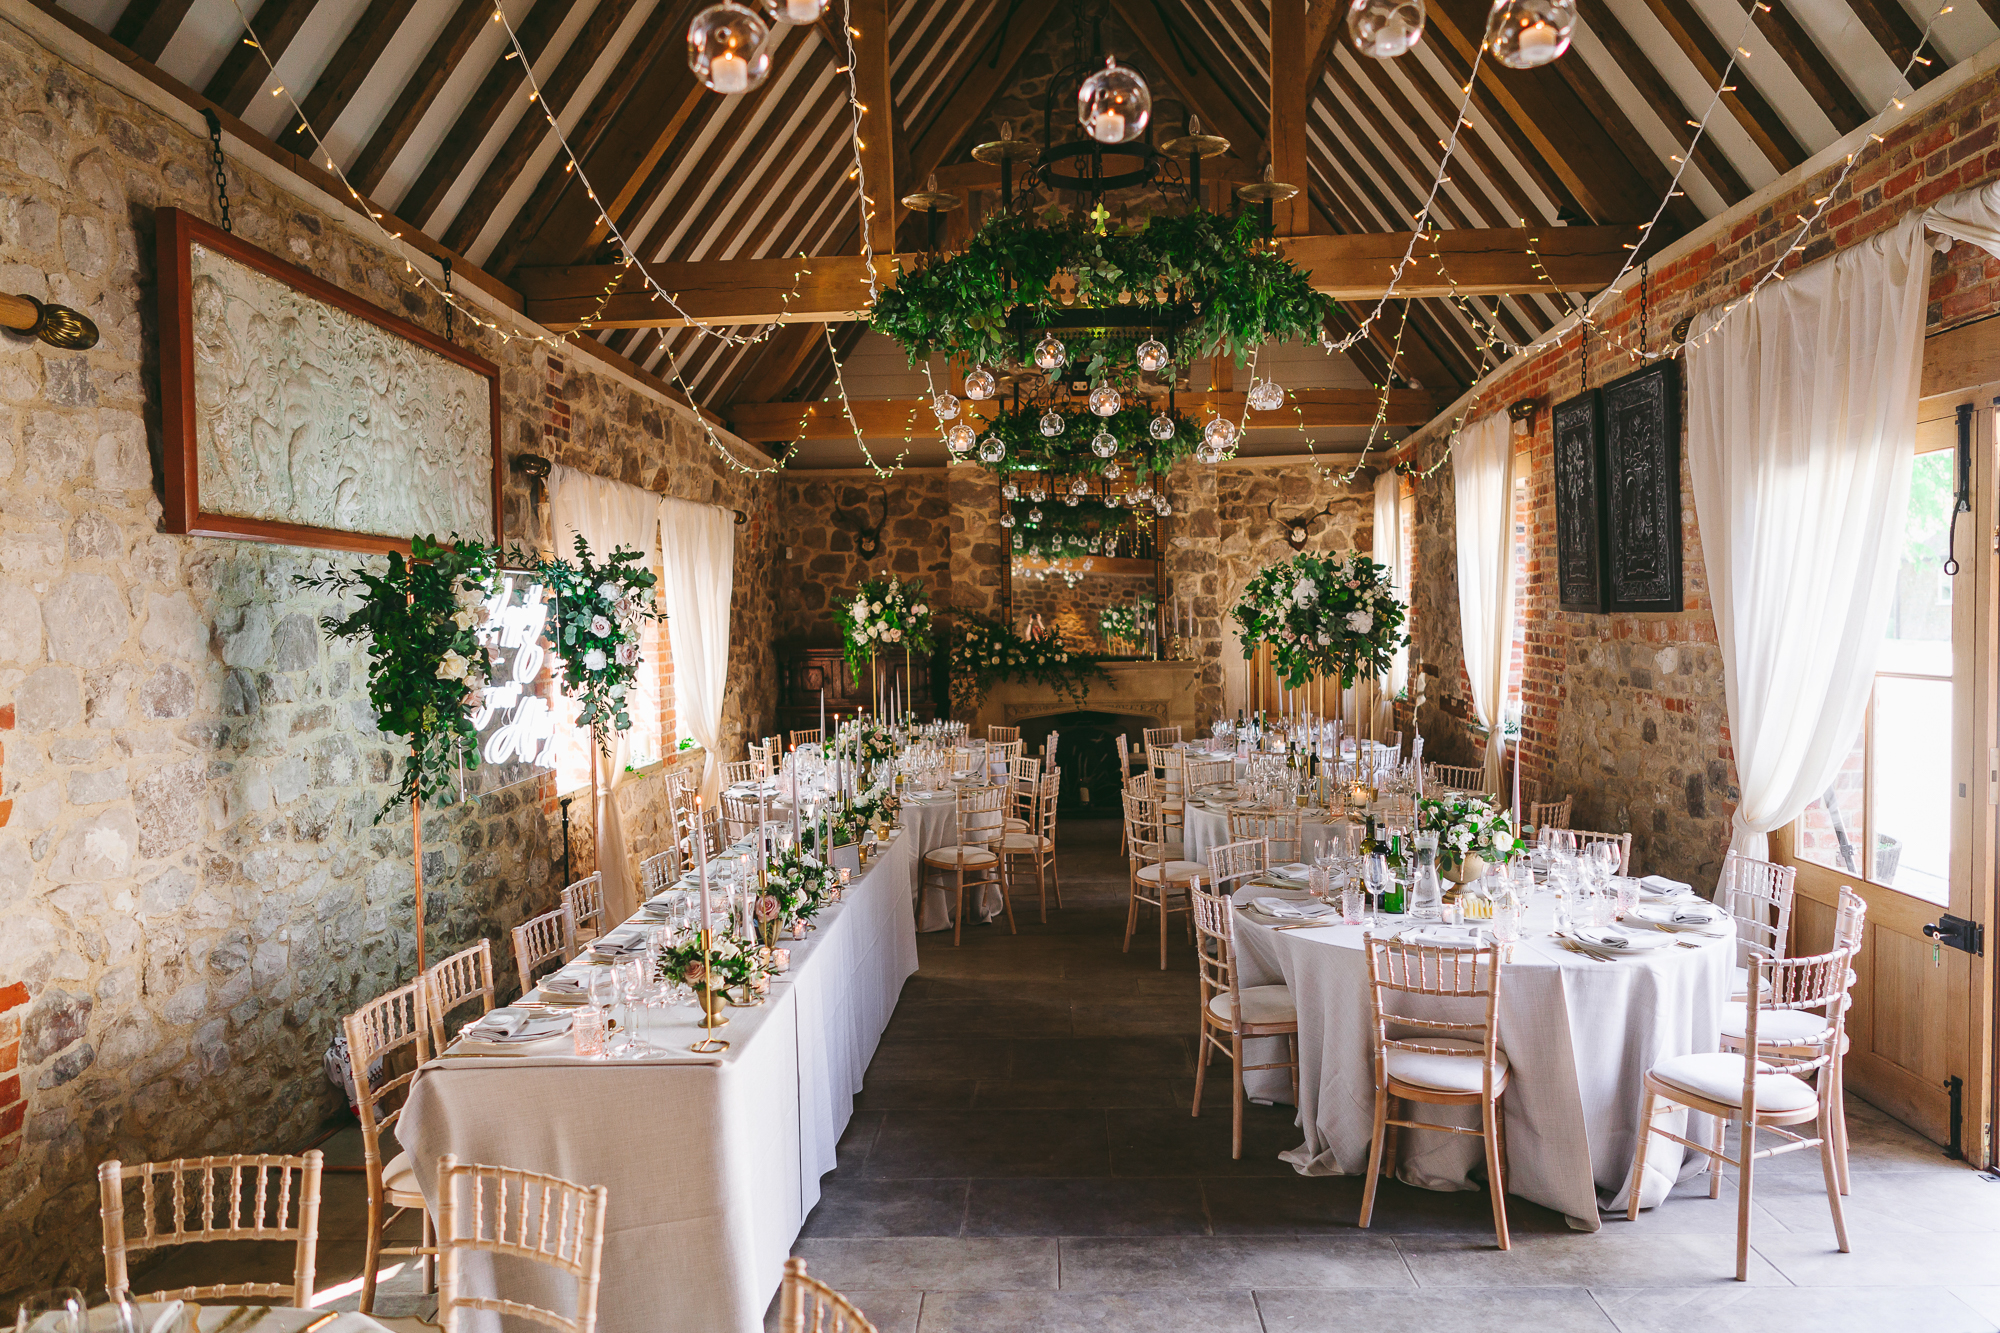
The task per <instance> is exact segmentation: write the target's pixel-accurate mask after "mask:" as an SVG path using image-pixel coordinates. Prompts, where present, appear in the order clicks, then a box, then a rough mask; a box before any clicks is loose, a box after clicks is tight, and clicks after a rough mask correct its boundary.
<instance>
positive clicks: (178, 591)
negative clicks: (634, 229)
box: [0, 20, 776, 1291]
mask: <svg viewBox="0 0 2000 1333" xmlns="http://www.w3.org/2000/svg"><path fill="white" fill-rule="evenodd" d="M185 115H186V112H185V109H184V108H176V109H175V110H174V112H173V113H172V114H166V113H163V112H160V111H156V110H154V109H152V108H151V107H149V106H148V105H144V104H141V103H140V102H137V101H135V100H134V99H133V98H131V97H128V96H126V95H125V94H123V93H121V92H120V91H118V89H117V88H116V87H114V86H113V84H112V83H111V82H108V81H106V80H105V79H101V78H99V77H97V76H96V75H95V74H93V73H91V72H89V71H88V70H87V69H85V68H83V67H81V66H73V65H69V64H66V63H65V62H64V61H63V60H62V59H60V58H59V57H57V56H56V55H55V54H54V53H53V52H52V51H51V50H49V49H47V48H46V47H44V46H42V45H40V44H39V43H38V42H37V41H36V39H34V38H33V37H31V36H29V35H28V34H27V33H26V32H25V31H24V30H23V29H22V28H21V27H18V26H16V24H15V23H14V22H12V21H4V20H0V142H4V143H5V144H6V149H5V151H4V152H0V288H4V289H5V290H8V291H27V292H32V293H35V294H37V295H44V296H46V297H48V298H51V299H55V300H59V301H63V302H66V303H69V304H72V305H75V306H76V307H78V308H79V309H81V310H83V311H85V312H87V313H88V314H89V315H90V316H91V317H92V318H93V319H95V320H96V321H97V322H98V324H99V326H100V327H101V328H102V330H103V333H104V339H103V342H102V343H101V344H100V345H99V346H98V347H97V348H96V349H94V350H92V351H90V352H88V353H83V354H66V353H59V352H57V351H55V350H54V349H51V348H48V347H45V346H42V345H40V344H37V343H33V342H29V341H26V340H23V339H19V338H13V337H5V338H0V713H11V714H13V715H14V716H15V717H16V719H17V720H18V726H17V727H16V728H15V729H14V730H13V731H12V732H11V733H9V734H8V736H7V741H8V743H7V747H6V754H5V771H4V780H3V781H4V790H0V798H3V799H0V823H4V825H5V827H4V828H0V1008H4V1009H5V1012H4V1013H0V1057H5V1058H6V1059H7V1062H8V1066H9V1067H8V1068H4V1069H0V1291H5V1290H10V1289H14V1288H19V1287H24V1286H28V1285H33V1286H37V1287H45V1286H49V1285H51V1284H55V1283H58V1282H65V1281H74V1282H79V1283H84V1284H85V1285H87V1282H85V1279H87V1278H88V1276H89V1274H90V1273H91V1272H92V1271H93V1268H94V1266H95V1264H96V1262H97V1259H96V1251H97V1223H96V1217H95V1213H96V1187H95V1180H94V1170H95V1167H96V1164H97V1163H98V1162H99V1161H100V1160H102V1159H105V1158H108V1157H120V1158H123V1159H125V1160H127V1161H140V1160H146V1159H149V1158H156V1157H167V1156H174V1155H181V1154H196V1153H203V1152H211V1151H213V1152H235V1151H255V1150H282V1149H287V1148H294V1147H296V1146H297V1145H299V1144H301V1143H302V1142H304V1141H306V1140H307V1139H309V1138H311V1137H312V1136H313V1135H314V1133H315V1131H316V1130H317V1128H318V1126H319V1125H320V1124H321V1123H322V1121H323V1120H324V1119H325V1118H326V1117H327V1115H328V1114H329V1113H331V1112H333V1111H335V1110H336V1109H337V1107H338V1104H339V1100H340V1099H339V1097H338V1094H337V1093H336V1092H335V1091H334V1090H333V1089H332V1088H331V1087H330V1086H329V1085H328V1083H327V1081H326V1079H325V1078H324V1076H323V1075H322V1073H321V1072H320V1058H321V1054H322V1052H323V1051H324V1050H325V1049H326V1046H327V1044H328V1041H329V1039H330V1038H331V1036H332V1035H333V1033H334V1031H335V1030H336V1024H337V1023H338V1021H339V1018H340V1016H341V1015H342V1014H343V1013H345V1012H347V1011H349V1010H351V1009H352V1008H353V1007H354V1006H355V1005H356V1004H357V1003H359V1002H361V1001H363V1000H365V999H368V998H370V997H372V996H373V995H375V994H377V993H379V992H380V991H382V990H384V989H386V988H388V987H390V986H391V985H393V984H396V983H398V982H401V981H406V980H407V979H408V978H409V976H410V974H411V970H412V967H413V965H414V954H415V941H414V938H413V936H412V934H411V930H410V922H411V919H412V915H413V907H414V903H413V874H412V866H411V852H412V829H411V820H410V816H409V814H408V812H407V811H406V810H404V811H395V812H391V813H390V814H389V815H388V817H386V818H385V819H384V820H383V821H382V822H381V823H379V824H377V823H375V822H373V820H374V817H375V815H376V813H377V811H378V810H379V809H380V808H381V805H382V802H383V801H384V799H385V798H386V796H387V795H388V793H389V791H390V790H391V789H392V786H393V777H394V774H395V771H396V765H397V762H398V760H399V758H400V754H399V752H398V749H397V747H396V746H395V745H394V744H392V743H391V742H390V741H389V740H388V739H387V738H385V737H384V736H382V735H381V734H379V733H378V732H377V731H376V730H375V728H374V726H373V721H372V717H373V715H372V712H371V710H370V708H369V706H368V702H367V697H366V687H365V665H366V664H365V658H364V655H363V654H362V652H360V651H359V650H358V649H357V648H356V647H355V646H353V645H351V644H345V643H329V642H327V641H326V640H325V639H324V638H323V637H322V636H321V635H320V633H319V632H318V628H317V621H318V619H319V617H321V616H322V615H324V614H326V613H328V612H329V611H331V610H333V609H334V605H333V602H332V600H331V599H330V598H329V597H327V596H326V595H324V594H321V593H318V592H314V591H311V590H308V589H304V588H301V587H299V586H298V585H297V584H296V582H295V579H296V577H297V576H299V575H301V574H310V573H313V572H315V571H318V570H321V569H324V568H326V567H327V565H328V564H329V562H330V561H336V560H337V561H341V562H343V563H344V562H346V561H347V560H350V559H352V557H343V556H337V555H333V554H331V553H326V552H316V551H310V550H301V549H296V548H286V547H277V546H264V545H259V544H256V543H251V542H239V541H221V540H211V539H200V538H185V537H175V536H168V535H165V534H163V533H162V532H161V531H160V523H161V512H162V511H161V505H160V500H159V498H158V493H157V488H158V487H159V485H160V480H159V477H158V475H157V468H158V456H159V447H160V443H159V436H158V422H159V410H160V404H159V400H158V390H157V379H158V365H159V353H158V343H157V338H158V326H157V322H156V316H155V313H154V312H155V301H156V282H155V274H154V272H153V263H152V254H153V230H152V217H153V210H154V209H155V208H156V207H158V206H161V205H167V204H172V205H177V206H179V207H182V208H185V209H187V210H189V211H191V212H193V213H196V214H197V215H200V216H208V215H209V210H210V202H209V193H208V191H209V183H208V182H209V179H210V176H211V172H210V169H209V168H208V166H207V165H206V156H207V150H208V144H207V141H206V139H205V137H204V136H202V135H201V134H200V133H199V132H198V131H197V130H195V129H192V128H190V127H189V126H187V125H185V124H183V123H182V117H183V116H185ZM229 182H230V188H231V194H232V203H233V214H234V218H235V225H236V230H237V232H238V234H239V235H242V236H244V237H245V238H246V239H248V240H250V241H252V242H254V243H256V244H258V245H261V246H263V247H265V248H266V249H269V250H271V251H273V252H274V253H277V254H279V255H281V256H283V257H284V258H286V259H288V260H290V261H292V262H293V263H296V264H299V265H302V266H304V267H306V268H308V269H310V270H311V271H313V272H314V273H316V274H318V275H319V276H321V277H322V278H324V279H326V280H327V281H329V282H332V283H335V284H337V285H339V286H342V287H344V288H346V289H348V290H350V291H353V292H355V293H357V294H359V295H362V296H364V297H366V298H368V299H370V300H372V301H374V302H376V303H377V304H380V305H383V306H385V307H387V308H389V309H391V310H393V311H395V312H396V313H398V314H402V315H404V316H406V317H409V318H411V319H414V320H417V321H418V322H421V323H423V324H425V325H427V326H429V327H431V328H434V329H441V328H442V325H443V320H442V313H441V310H440V309H439V308H438V306H437V305H436V304H435V303H434V302H431V301H428V300H426V299H425V298H423V297H422V296H420V295H418V294H416V293H415V292H414V291H413V290H412V289H410V288H407V287H404V286H402V285H401V284H400V283H399V282H398V281H396V280H395V279H394V278H393V277H392V276H391V275H392V274H398V273H400V272H401V271H402V266H401V264H400V262H398V261H397V260H395V259H393V258H392V257H390V256H389V255H386V254H384V253H383V252H381V251H380V250H378V249H376V248H374V247H373V246H372V245H371V244H369V243H367V242H365V241H363V240H360V239H357V236H356V233H355V231H353V230H351V229H350V228H351V227H354V226H357V225H358V223H357V222H356V220H354V219H353V218H352V217H351V216H350V215H346V214H344V213H342V212H341V211H340V210H338V209H337V208H331V207H322V206H321V204H320V203H318V202H315V201H314V200H313V199H311V198H308V197H306V196H304V195H302V194H300V195H295V194H288V193H286V192H284V191H283V190H281V189H280V188H279V187H277V186H276V185H274V184H273V183H272V182H271V181H270V180H268V179H266V178H263V177H261V176H258V175H256V174H253V173H252V172H251V171H248V170H245V169H243V168H242V166H241V165H240V164H232V166H231V169H230V171H229ZM458 328H459V330H460V333H461V337H462V338H463V340H464V341H466V342H467V343H468V344H469V345H470V346H472V347H473V348H474V349H475V350H477V351H478V352H479V353H480V354H481V355H484V356H486V357H488V358H489V359H491V360H493V361H495V362H496V363H498V364H499V366H500V367H501V373H502V395H503V406H502V411H503V422H502V425H503V438H504V442H505V448H506V452H507V453H508V454H509V455H513V454H517V453H521V452H529V451H532V452H543V451H545V449H546V448H547V444H546V442H545V439H544V434H543V427H544V425H545V418H546V407H545V404H544V392H543V389H544V383H545V381H546V379H547V378H548V370H549V367H548V365H547V360H546V357H547V353H546V351H545V350H544V349H541V348H539V347H538V346H537V345H536V344H535V343H534V342H533V341H532V340H530V339H525V338H522V337H519V336H514V337H513V338H512V340H511V341H503V340H502V339H501V338H500V337H499V336H498V335H497V334H495V333H493V332H491V331H487V330H483V329H477V328H475V329H471V330H468V329H467V327H466V321H464V320H462V319H461V320H460V321H459V322H458ZM558 355H560V353H558ZM587 364H588V363H587V362H584V361H582V359H581V358H578V359H577V360H576V362H575V363H573V364H571V365H570V366H569V367H568V369H567V372H566V375H565V388H566V394H565V396H566V397H567V399H568V403H569V407H570V410H571V413H572V427H573V429H572V432H571V438H570V439H569V440H567V441H566V442H563V445H562V447H561V448H560V449H559V450H558V451H557V457H558V458H559V460H560V461H563V462H566V463H569V464H571V465H573V466H577V467H580V468H584V469H587V470H589V471H592V472H597V473H600V474H602V475H608V476H614V477H619V478H622V479H624V480H628V481H631V482H633V483H635V484H638V485H643V486H647V487H650V488H652V489H655V490H659V491H662V492H667V493H672V494H676V495H681V496H685V497H687V498H690V499H696V500H701V501H709V502H715V503H721V504H727V505H730V506H731V507H734V508H739V509H742V510H743V511H745V513H746V515H747V516H748V518H749V519H750V522H749V524H748V525H747V527H746V528H743V529H739V534H740V535H741V537H742V541H741V544H740V545H739V548H738V556H737V568H738V571H739V577H738V583H737V596H736V609H735V617H734V634H735V639H736V646H735V649H734V651H733V653H732V663H731V665H732V681H731V686H730V691H729V704H728V709H729V716H730V719H731V722H730V727H731V729H732V733H736V734H740V733H742V732H745V731H748V732H752V733H754V732H755V731H757V730H759V729H761V726H762V724H763V722H764V721H766V720H768V718H769V715H770V711H771V699H772V690H773V688H774V682H773V680H772V678H771V673H770V671H769V641H770V637H771V614H772V613H771V598H770V589H769V580H768V577H767V574H766V570H767V567H768V558H767V556H768V552H767V543H768V542H769V540H770V537H771V534H772V533H773V532H774V530H775V528H776V524H775V522H774V509H773V504H772V498H773V491H774V488H773V487H772V486H770V485H769V484H768V483H762V482H759V481H758V480H756V479H755V478H753V477H751V476H750V475H748V474H746V473H744V472H742V471H741V470H739V469H738V468H736V467H733V466H731V465H729V464H727V463H725V462H724V461H723V458H722V456H721V454H720V453H719V452H718V451H717V450H716V449H715V448H713V447H711V445H710V443H709V442H708V441H706V440H704V439H703V438H702V436H701V432H700V431H699V430H698V429H697V428H696V427H694V425H693V424H692V422H691V420H690V419H689V418H688V417H687V415H686V414H684V413H683V412H681V411H679V410H678V409H675V410H667V409H666V408H664V407H663V405H662V404H661V403H660V402H659V401H657V400H655V399H653V398H651V397H650V396H648V395H647V394H645V393H642V392H639V391H638V390H636V389H634V388H633V387H631V386H630V385H629V384H627V383H625V382H623V381H620V380H616V379H614V378H612V377H611V376H609V375H603V374H598V373H595V372H593V371H591V370H588V369H585V368H583V367H584V366H585V365H587ZM505 514H506V518H505V523H506V535H507V538H508V539H509V540H510V541H521V542H528V543H537V542H539V541H540V539H541V533H542V524H541V516H540V515H538V514H536V513H535V512H534V506H533V505H531V504H530V501H529V493H528V491H527V489H526V484H525V481H524V480H523V479H522V478H521V477H520V476H519V474H516V473H513V472H511V471H510V472H509V474H508V479H507V491H506V500H505ZM550 794H551V793H550V792H549V790H548V787H547V785H546V783H545V782H544V781H542V780H540V779H538V778H536V777H534V776H533V775H531V774H524V773H521V772H518V771H513V770H497V771H496V770H482V771H480V772H477V773H472V774H468V776H467V781H466V787H465V793H464V795H465V799H463V800H462V801H460V802H458V803H456V804H454V805H452V806H450V807H448V808H444V809H439V810H432V811H427V812H426V813H425V814H424V817H423V838H424V848H425V856H424V871H425V885H426V891H427V892H426V905H427V914H428V916H429V918H430V922H431V930H430V932H429V937H428V943H429V949H430V953H431V956H432V957H438V956H441V955H442V954H444V953H446V952H449V951H451V950H453V949H456V948H461V947H464V946H465V945H467V944H470V943H471V942H473V941H474V940H476V939H479V938H482V937H483V938H486V939H489V940H492V941H494V942H495V943H496V945H500V946H502V947H501V948H500V950H499V954H500V956H501V957H502V958H506V957H508V951H507V950H506V949H505V947H504V945H505V938H504V931H505V929H506V928H507V927H509V926H511V925H513V924H515V923H516V922H518V921H519V920H520V919H521V918H523V917H524V916H526V915H529V914H530V913H532V912H535V911H539V910H546V908H547V907H549V906H550V905H552V904H553V901H554V895H555V890H556V887H557V885H556V883H555V877H556V873H557V872H556V870H555V869H554V868H553V864H552V863H553V861H554V857H555V848H554V843H553V840H552V832H551V819H550V815H551V813H552V812H551V811H550V809H549V808H548V806H547V804H546V801H547V798H548V796H549V795H550ZM9 803H11V804H9ZM502 971H503V980H502V983H501V985H502V989H503V990H511V988H512V982H511V977H510V976H508V975H506V974H511V971H512V968H511V964H505V963H503V965H502ZM23 1001H25V1003H23ZM16 1061H18V1067H13V1066H14V1065H15V1062H16Z"/></svg>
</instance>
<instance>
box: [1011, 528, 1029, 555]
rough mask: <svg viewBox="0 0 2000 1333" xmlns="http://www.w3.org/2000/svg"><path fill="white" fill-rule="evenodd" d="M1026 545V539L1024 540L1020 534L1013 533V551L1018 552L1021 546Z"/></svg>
mask: <svg viewBox="0 0 2000 1333" xmlns="http://www.w3.org/2000/svg"><path fill="white" fill-rule="evenodd" d="M1026 543H1027V539H1026V538H1024V537H1022V536H1021V534H1020V533H1018V532H1017V533H1015V534H1014V549H1015V550H1017V551H1018V550H1020V549H1021V547H1022V546H1024V545H1026Z"/></svg>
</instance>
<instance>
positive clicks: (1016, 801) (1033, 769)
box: [1007, 755, 1042, 833]
mask: <svg viewBox="0 0 2000 1333" xmlns="http://www.w3.org/2000/svg"><path fill="white" fill-rule="evenodd" d="M1007 769H1008V771H1007V790H1008V792H1009V793H1011V799H1012V807H1011V812H1010V813H1009V814H1008V816H1007V831H1008V832H1009V833H1026V832H1027V831H1028V830H1029V829H1030V828H1032V827H1033V826H1034V823H1035V803H1036V802H1037V801H1039V800H1040V799H1041V790H1042V761H1041V760H1039V759H1033V758H1030V757H1028V756H1027V755H1022V756H1021V757H1020V758H1018V759H1016V760H1014V762H1013V763H1011V764H1009V765H1008V766H1007Z"/></svg>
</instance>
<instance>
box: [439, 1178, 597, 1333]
mask: <svg viewBox="0 0 2000 1333" xmlns="http://www.w3.org/2000/svg"><path fill="white" fill-rule="evenodd" d="M609 1198H610V1191H608V1190H607V1189H605V1187H604V1186H602V1185H597V1186H590V1187H586V1186H583V1185H576V1184H572V1183H571V1182H569V1181H567V1180H563V1179H561V1178H560V1177H557V1176H545V1175H542V1174H540V1173H539V1172H534V1171H522V1170H518V1169H516V1168H514V1167H506V1166H482V1165H479V1164H477V1163H473V1162H460V1161H459V1160H458V1158H457V1157H455V1156H452V1155H450V1154H447V1155H446V1156H445V1157H444V1158H443V1159H442V1160H440V1161H439V1162H438V1196H437V1199H438V1208H437V1226H438V1254H439V1263H438V1311H437V1319H438V1324H439V1325H440V1326H441V1327H442V1328H443V1329H444V1330H445V1333H459V1328H460V1322H459V1318H458V1315H459V1312H460V1311H461V1310H485V1311H490V1312H492V1313H494V1314H503V1315H508V1316H510V1317H512V1318H515V1319H526V1320H529V1321H531V1322H533V1323H537V1324H541V1325H543V1326H545V1327H548V1328H552V1329H555V1330H557V1331H558V1333H592V1330H593V1329H595V1328H596V1326H597V1291H598V1284H599V1280H600V1275H601V1270H602V1265H603V1262H604V1215H605V1211H606V1208H607V1203H608V1200H609ZM472 1253H479V1254H492V1255H502V1256H505V1257H506V1258H509V1259H524V1260H527V1261H528V1262H530V1263H537V1264H545V1265H547V1266H548V1267H550V1268H553V1269H555V1270H556V1271H557V1272H560V1273H565V1274H568V1275H569V1276H570V1277H572V1278H574V1279H575V1280H576V1311H575V1313H574V1314H573V1315H563V1314H560V1313H558V1312H556V1311H554V1310H545V1309H542V1308H540V1307H539V1306H534V1305H527V1304H524V1303H522V1302H520V1301H515V1300H505V1299H502V1298H500V1297H495V1296H475V1295H472V1294H470V1293H468V1292H467V1291H466V1290H465V1277H464V1273H463V1272H462V1267H461V1266H462V1265H463V1263H464V1256H465V1255H467V1254H472Z"/></svg>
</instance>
